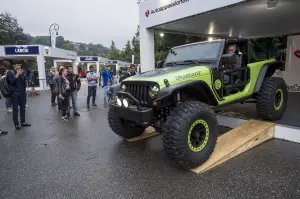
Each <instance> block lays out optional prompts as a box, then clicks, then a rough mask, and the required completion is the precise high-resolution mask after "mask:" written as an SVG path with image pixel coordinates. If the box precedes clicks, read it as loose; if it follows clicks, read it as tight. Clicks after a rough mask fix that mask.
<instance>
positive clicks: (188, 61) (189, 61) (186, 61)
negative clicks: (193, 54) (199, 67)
mask: <svg viewBox="0 0 300 199" xmlns="http://www.w3.org/2000/svg"><path fill="white" fill-rule="evenodd" d="M183 63H194V64H199V62H197V61H195V60H185V61H183Z"/></svg>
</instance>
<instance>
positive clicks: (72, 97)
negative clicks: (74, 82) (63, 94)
mask: <svg viewBox="0 0 300 199" xmlns="http://www.w3.org/2000/svg"><path fill="white" fill-rule="evenodd" d="M71 100H72V106H73V110H74V113H75V112H77V91H72V92H71V93H70V95H69V104H71ZM67 112H68V113H69V114H70V106H69V107H68V110H67Z"/></svg>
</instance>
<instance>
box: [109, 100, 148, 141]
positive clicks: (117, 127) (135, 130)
mask: <svg viewBox="0 0 300 199" xmlns="http://www.w3.org/2000/svg"><path fill="white" fill-rule="evenodd" d="M108 124H109V126H110V128H111V129H112V130H113V132H114V133H115V134H117V135H119V136H121V137H122V138H125V139H130V138H134V137H137V136H140V135H141V134H142V133H143V132H144V131H145V129H146V128H145V127H142V126H138V125H136V124H135V123H133V122H130V121H126V120H125V119H123V118H120V117H119V116H118V115H117V114H116V112H115V110H114V108H113V107H111V106H110V107H109V110H108Z"/></svg>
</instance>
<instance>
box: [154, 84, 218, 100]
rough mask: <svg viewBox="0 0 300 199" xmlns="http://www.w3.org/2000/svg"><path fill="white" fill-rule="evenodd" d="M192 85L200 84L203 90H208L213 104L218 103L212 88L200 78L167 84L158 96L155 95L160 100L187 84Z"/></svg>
mask: <svg viewBox="0 0 300 199" xmlns="http://www.w3.org/2000/svg"><path fill="white" fill-rule="evenodd" d="M194 85H197V86H199V87H200V86H202V87H204V88H205V90H207V91H208V92H209V94H210V95H211V96H212V99H211V100H212V101H213V103H214V104H215V105H218V104H219V103H218V100H217V99H216V96H215V95H214V93H213V92H212V90H211V89H210V87H209V86H208V84H207V83H206V82H204V81H202V80H198V81H188V82H184V83H179V84H175V85H172V86H168V87H165V88H163V89H161V90H160V91H159V93H158V96H157V98H156V99H157V100H158V101H160V100H163V99H165V98H168V97H170V96H171V95H172V94H173V93H174V92H175V91H177V90H180V89H183V88H184V87H187V86H194Z"/></svg>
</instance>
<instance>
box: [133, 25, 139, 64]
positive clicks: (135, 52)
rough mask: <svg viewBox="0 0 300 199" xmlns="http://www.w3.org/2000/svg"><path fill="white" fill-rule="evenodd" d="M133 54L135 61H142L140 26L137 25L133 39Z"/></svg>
mask: <svg viewBox="0 0 300 199" xmlns="http://www.w3.org/2000/svg"><path fill="white" fill-rule="evenodd" d="M131 46H132V54H133V55H134V62H135V63H136V64H139V63H140V26H138V27H137V30H136V33H135V35H134V37H133V38H132V41H131Z"/></svg>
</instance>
